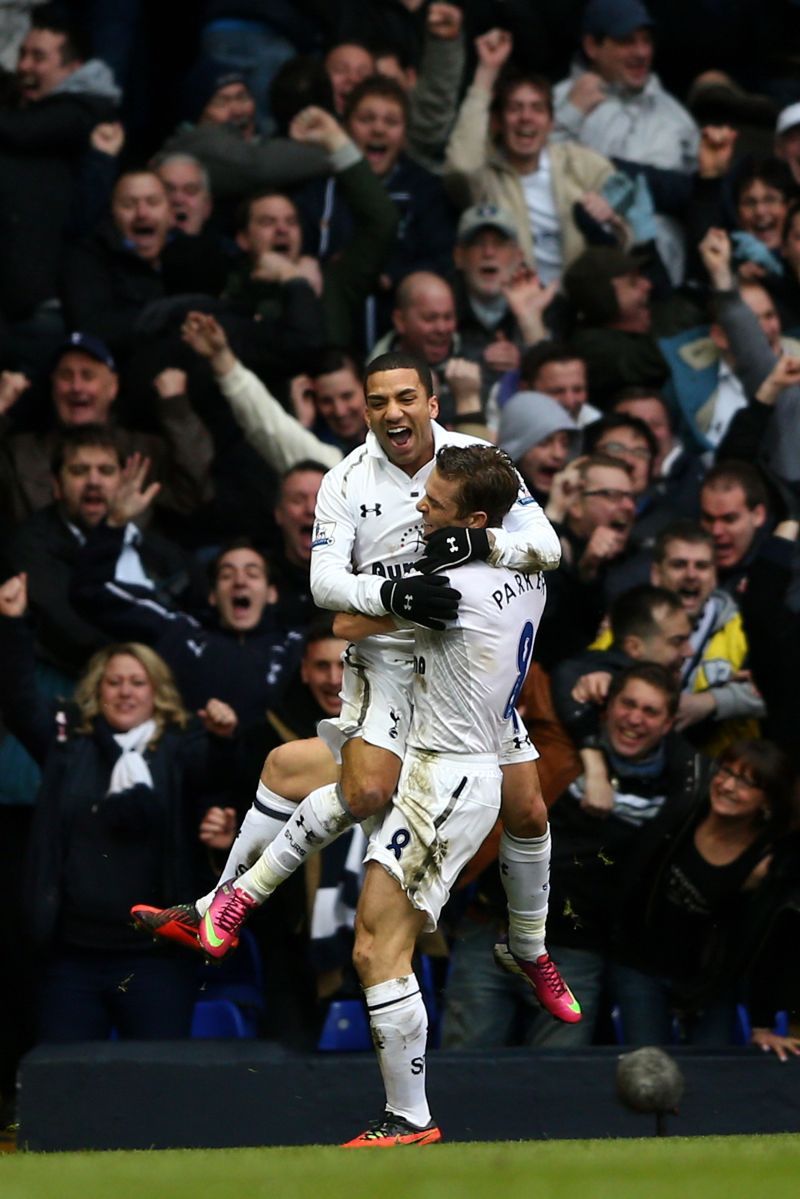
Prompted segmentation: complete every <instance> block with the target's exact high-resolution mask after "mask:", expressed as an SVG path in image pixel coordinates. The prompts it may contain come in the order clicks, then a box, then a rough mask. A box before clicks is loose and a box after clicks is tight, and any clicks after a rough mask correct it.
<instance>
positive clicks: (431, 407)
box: [428, 395, 439, 420]
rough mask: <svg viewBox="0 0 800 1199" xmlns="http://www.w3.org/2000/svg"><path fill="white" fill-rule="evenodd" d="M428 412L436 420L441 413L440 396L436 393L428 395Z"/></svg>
mask: <svg viewBox="0 0 800 1199" xmlns="http://www.w3.org/2000/svg"><path fill="white" fill-rule="evenodd" d="M428 412H429V413H430V417H431V420H436V417H437V416H438V415H439V397H438V396H436V395H433V396H428Z"/></svg>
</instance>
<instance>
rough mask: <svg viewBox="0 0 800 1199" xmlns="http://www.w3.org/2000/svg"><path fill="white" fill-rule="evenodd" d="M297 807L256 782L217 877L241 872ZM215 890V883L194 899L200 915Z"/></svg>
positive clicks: (260, 852)
mask: <svg viewBox="0 0 800 1199" xmlns="http://www.w3.org/2000/svg"><path fill="white" fill-rule="evenodd" d="M296 808H297V804H296V803H295V802H294V800H292V799H284V797H283V796H282V795H278V794H277V792H275V791H270V789H269V787H267V786H265V784H264V783H262V782H259V784H258V788H257V789H256V798H255V800H254V801H253V805H252V807H251V808H250V809H249V811H248V812H247V813H246V814H245V818H244V820H243V821H242V825H241V828H240V829H239V832H238V834H237V836H236V840H235V841H234V843H233V845H232V846H231V848H230V851H229V853H228V858H227V861H226V862H225V866H224V867H223V870H222V874H221V875H220V876H219V877H220V881H221V882H223V883H225V882H227V881H228V879H229V878H238V877H239V875H240V874H243V873H244V872H245V870H246V869H247V868H248V866H251V865H252V864H253V862H255V861H256V859H257V858H259V857H260V856H261V854H262V853H263V852H264V850H265V849H266V847H267V846H268V845H269V844H270V842H271V841H273V840H274V839H275V838H276V837H277V835H278V833H279V832H280V831H281V829H282V828H283V826H284V824H285V823H286V821H287V820H288V819H289V817H290V816H291V815H292V813H293V812H294V811H295V810H296ZM215 892H216V887H215V888H214V890H213V891H209V893H208V895H204V896H203V897H202V899H198V900H196V901H195V905H194V906H195V907H196V908H197V910H198V912H199V913H200V915H201V916H205V914H206V912H207V910H208V909H209V908H210V906H211V900H212V899H213V898H214V893H215Z"/></svg>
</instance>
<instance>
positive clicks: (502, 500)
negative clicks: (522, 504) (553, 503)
mask: <svg viewBox="0 0 800 1199" xmlns="http://www.w3.org/2000/svg"><path fill="white" fill-rule="evenodd" d="M436 469H437V471H438V472H439V474H440V475H441V476H442V478H443V479H447V480H448V481H449V482H457V483H458V484H459V492H458V497H459V511H458V515H459V516H469V514H470V513H471V512H485V513H486V518H487V519H486V524H487V527H489V528H493V529H496V528H498V527H499V526H500V525H501V524H502V523H503V517H504V516H505V514H506V513H507V512H508V510H509V509H510V508H511V506H512V504H514V503H515V502H516V499H517V496H518V495H519V475H518V474H517V472H516V470H515V469H514V464H513V462H512V461H511V459H510V458H509V456H508V454H506V453H505V451H504V450H501V449H498V447H497V446H494V445H445V446H442V448H441V449H440V450H439V451H438V453H437V454H436Z"/></svg>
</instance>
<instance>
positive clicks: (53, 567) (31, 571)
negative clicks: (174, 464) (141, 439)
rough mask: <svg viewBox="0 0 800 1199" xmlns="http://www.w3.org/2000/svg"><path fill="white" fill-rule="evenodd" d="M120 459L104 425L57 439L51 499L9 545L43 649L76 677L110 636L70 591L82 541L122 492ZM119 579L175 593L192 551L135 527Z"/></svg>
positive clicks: (128, 533)
mask: <svg viewBox="0 0 800 1199" xmlns="http://www.w3.org/2000/svg"><path fill="white" fill-rule="evenodd" d="M123 465H124V462H123V458H122V452H121V449H120V445H119V441H118V439H117V438H116V436H115V435H114V433H113V432H111V431H110V430H109V429H108V428H107V427H105V428H104V427H103V426H100V425H78V426H75V427H73V428H72V429H69V430H67V431H66V432H64V433H63V434H62V435H61V436H60V438H59V440H58V441H57V443H56V449H55V453H54V457H53V462H52V472H53V494H54V497H55V498H54V501H53V503H52V504H48V506H47V507H46V508H42V509H40V510H39V511H38V512H34V513H33V515H31V516H30V517H28V519H27V520H26V521H25V522H24V523H23V524H22V525H20V527H19V528H18V529H17V531H16V533H15V534H14V536H13V538H12V540H11V543H10V545H9V549H8V556H9V559H10V560H11V562H12V564H13V569H14V571H15V572H18V571H25V573H26V574H27V576H28V598H29V604H30V608H31V611H32V614H33V616H34V617H35V622H36V640H37V649H38V651H39V654H40V655H42V656H43V657H44V658H45V659H46V660H47V661H49V662H50V663H51V664H52V665H54V666H56V667H57V668H58V669H60V670H63V671H64V672H65V673H67V674H69V675H73V676H77V675H78V674H79V673H80V671H81V670H83V668H84V666H85V665H86V660H87V658H88V657H89V655H90V654H91V653H93V652H94V651H95V650H96V649H98V648H99V647H100V646H101V645H104V644H105V643H106V641H107V640H108V637H107V636H106V635H105V634H104V633H103V632H102V630H101V629H100V628H99V627H98V626H97V625H96V624H95V623H94V621H92V619H91V614H90V613H88V614H87V617H88V618H86V617H84V616H80V615H79V614H78V613H77V612H76V611H75V609H74V608H73V606H72V604H71V603H70V599H69V593H70V586H71V584H72V581H73V578H74V574H75V567H76V563H77V561H78V557H79V554H80V549H81V546H82V545H83V544H84V542H85V541H86V537H87V535H88V534H89V533H90V532H91V530H92V529H93V528H94V527H95V526H96V525H97V524H98V523H99V522H100V521H101V520H102V519H103V517H104V516H105V515H106V514H107V512H108V509H109V504H110V503H111V502H112V501H113V498H114V495H115V493H116V492H117V490H118V489H119V486H120V482H121V478H122V470H123ZM114 574H115V577H116V578H117V579H119V580H124V581H126V582H128V583H131V584H135V585H136V586H138V587H140V588H142V589H143V591H145V592H149V594H150V595H151V596H152V597H153V598H156V597H159V596H162V597H163V594H164V593H162V584H163V585H164V587H165V588H166V594H167V595H169V596H171V597H174V596H175V595H177V594H179V593H180V592H181V591H182V590H184V588H185V586H186V584H187V583H188V581H189V576H188V559H187V556H186V555H185V554H184V553H183V551H181V550H180V549H179V548H178V547H177V546H176V545H173V544H172V543H171V542H169V541H166V540H165V539H164V538H163V537H159V536H158V535H157V534H154V533H146V532H142V531H141V530H140V529H138V528H137V527H136V525H134V524H132V523H131V524H128V525H126V526H125V529H124V531H123V545H122V550H121V553H120V555H119V557H118V559H117V561H116V564H115V567H114Z"/></svg>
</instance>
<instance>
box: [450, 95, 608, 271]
mask: <svg viewBox="0 0 800 1199" xmlns="http://www.w3.org/2000/svg"><path fill="white" fill-rule="evenodd" d="M490 103H491V95H490V94H489V92H487V91H486V90H485V89H484V88H481V87H476V86H475V85H474V84H473V86H472V87H471V88H470V89H469V91H468V92H467V94H466V96H465V97H464V101H463V103H462V105H461V108H460V109H459V112H458V117H457V119H456V123H455V125H454V126H453V132H452V133H451V135H450V141H449V142H448V145H447V155H446V159H445V167H444V184H445V186H446V187H447V189H448V191H449V193H450V195H451V196H452V198H453V200H454V201H455V203H456V204H458V205H459V206H460V207H462V208H466V207H467V206H468V205H470V204H481V203H492V204H498V205H499V206H500V207H502V208H505V209H507V210H508V212H509V213H511V215H512V216H513V217H514V219H515V221H516V224H517V227H518V229H519V231H520V239H519V241H520V247H521V249H522V252H523V254H524V256H525V260H526V262H528V263H529V264H530V265H531V266H533V267H535V265H536V253H535V248H534V244H533V236H532V233H531V227H530V221H529V218H528V210H527V207H526V205H525V195H524V192H523V190H522V184H521V183H520V181H519V175H518V174H517V172H516V171H515V170H514V169H513V168H512V167H511V166H509V164H508V163H507V162H506V160H505V159H504V158H503V156H502V153H501V151H500V150H499V149H498V148H497V146H496V145H495V144H494V143H493V142H492V141H491V139H490V136H489V105H490ZM548 152H549V154H550V164H551V173H552V181H553V198H554V200H555V206H556V212H557V213H558V217H559V220H560V223H561V238H562V241H561V248H562V253H563V255H564V266H565V267H568V266H569V265H570V263H571V262H573V261H574V260H575V259H576V258H577V257H578V255H579V254H580V253H581V252H582V251H583V250H585V249H586V240H585V238H584V236H583V234H582V233H581V231H580V230H579V229H578V226H577V225H576V224H575V221H574V220H573V217H572V208H573V205H574V204H575V201H576V200H580V198H581V197H582V196H583V195H584V193H585V192H589V191H598V190H599V189H600V188H601V187H602V185H603V183H605V181H606V179H607V178H608V177H609V175H612V174H613V173H614V167H613V165H612V164H611V163H610V162H609V161H608V159H607V158H604V157H603V156H602V154H597V153H595V151H594V150H587V149H586V148H585V147H584V146H579V145H577V144H576V143H575V142H552V141H551V142H550V143H549V145H548Z"/></svg>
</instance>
